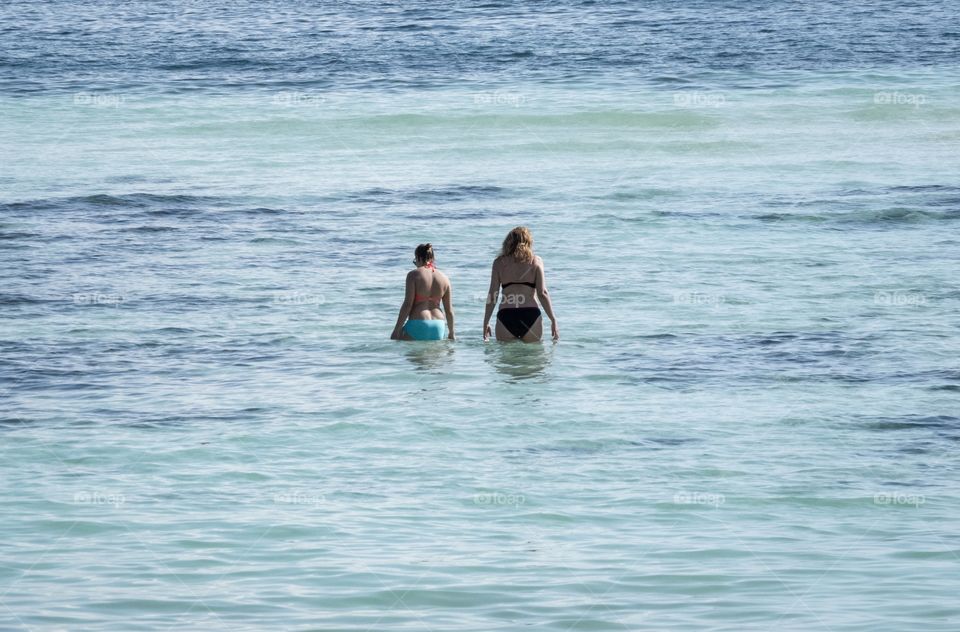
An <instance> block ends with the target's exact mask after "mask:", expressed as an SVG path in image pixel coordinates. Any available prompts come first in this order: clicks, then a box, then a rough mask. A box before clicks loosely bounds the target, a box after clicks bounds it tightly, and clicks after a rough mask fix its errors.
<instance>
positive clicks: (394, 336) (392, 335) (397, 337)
mask: <svg viewBox="0 0 960 632" xmlns="http://www.w3.org/2000/svg"><path fill="white" fill-rule="evenodd" d="M390 340H400V334H399V333H398V332H397V330H396V329H394V330H393V331H392V332H391V333H390Z"/></svg>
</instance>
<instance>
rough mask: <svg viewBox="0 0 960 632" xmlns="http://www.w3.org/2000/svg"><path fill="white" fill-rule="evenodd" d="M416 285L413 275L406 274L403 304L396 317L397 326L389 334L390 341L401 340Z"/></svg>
mask: <svg viewBox="0 0 960 632" xmlns="http://www.w3.org/2000/svg"><path fill="white" fill-rule="evenodd" d="M416 289H417V288H416V285H415V284H414V281H413V273H412V272H410V273H409V274H407V285H406V290H405V291H404V294H403V304H402V305H401V306H400V314H399V315H398V316H397V324H396V325H394V327H393V333H392V334H390V339H391V340H400V339H401V338H403V324H404V323H405V322H407V316H409V315H410V309H411V308H412V307H413V296H414V294H415V293H416Z"/></svg>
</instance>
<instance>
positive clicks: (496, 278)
mask: <svg viewBox="0 0 960 632" xmlns="http://www.w3.org/2000/svg"><path fill="white" fill-rule="evenodd" d="M499 294H500V272H499V271H498V270H497V262H496V260H494V262H493V267H492V268H490V287H489V288H488V289H487V301H486V303H485V305H484V307H483V339H484V340H489V339H490V334H491V332H490V317H491V316H493V308H494V306H495V305H496V304H497V296H499Z"/></svg>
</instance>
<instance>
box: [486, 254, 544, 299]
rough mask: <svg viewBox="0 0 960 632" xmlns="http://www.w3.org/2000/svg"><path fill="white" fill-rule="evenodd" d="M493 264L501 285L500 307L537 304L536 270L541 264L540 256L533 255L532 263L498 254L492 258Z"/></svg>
mask: <svg viewBox="0 0 960 632" xmlns="http://www.w3.org/2000/svg"><path fill="white" fill-rule="evenodd" d="M493 266H494V271H495V272H496V274H497V276H498V277H499V280H500V285H501V287H503V304H501V308H503V307H536V306H537V302H536V298H535V297H536V294H537V286H538V285H539V284H538V282H537V281H538V276H539V275H538V274H537V272H538V269H539V268H541V267H542V266H543V263H542V260H541V259H540V257H535V258H534V263H526V262H523V261H517V260H516V259H514V258H513V257H504V256H500V257H497V258H496V260H494V262H493ZM511 284H515V285H511ZM527 284H529V285H527ZM507 286H509V287H507Z"/></svg>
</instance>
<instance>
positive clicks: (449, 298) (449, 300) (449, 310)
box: [443, 284, 457, 340]
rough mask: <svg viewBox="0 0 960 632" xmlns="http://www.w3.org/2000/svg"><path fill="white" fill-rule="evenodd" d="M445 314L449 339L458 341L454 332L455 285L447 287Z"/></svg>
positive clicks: (444, 300)
mask: <svg viewBox="0 0 960 632" xmlns="http://www.w3.org/2000/svg"><path fill="white" fill-rule="evenodd" d="M443 313H444V314H445V315H446V316H447V332H448V333H447V338H449V339H450V340H456V339H457V336H456V334H455V333H454V332H453V285H452V284H448V285H447V291H446V292H445V293H444V295H443Z"/></svg>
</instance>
